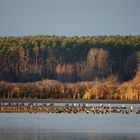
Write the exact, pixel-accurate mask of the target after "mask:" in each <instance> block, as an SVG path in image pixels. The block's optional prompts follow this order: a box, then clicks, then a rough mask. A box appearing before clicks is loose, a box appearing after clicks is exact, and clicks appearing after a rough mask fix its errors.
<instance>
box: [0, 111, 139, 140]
mask: <svg viewBox="0 0 140 140" xmlns="http://www.w3.org/2000/svg"><path fill="white" fill-rule="evenodd" d="M112 139H113V140H140V115H137V114H133V113H132V114H128V115H127V114H92V113H89V114H85V113H78V114H66V113H65V114H64V113H62V114H52V113H49V114H48V113H36V114H35V113H32V114H30V113H1V114H0V140H112Z"/></svg>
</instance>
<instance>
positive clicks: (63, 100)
mask: <svg viewBox="0 0 140 140" xmlns="http://www.w3.org/2000/svg"><path fill="white" fill-rule="evenodd" d="M5 102H7V103H13V102H16V103H27V102H30V103H93V104H98V103H104V104H106V103H107V104H108V103H111V104H122V103H123V104H140V100H111V99H101V100H95V99H90V100H83V99H0V103H5Z"/></svg>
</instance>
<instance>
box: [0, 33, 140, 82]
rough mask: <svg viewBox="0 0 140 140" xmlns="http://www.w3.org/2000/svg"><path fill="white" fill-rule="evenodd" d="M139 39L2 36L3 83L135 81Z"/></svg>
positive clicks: (0, 70) (0, 67)
mask: <svg viewBox="0 0 140 140" xmlns="http://www.w3.org/2000/svg"><path fill="white" fill-rule="evenodd" d="M139 49H140V36H119V35H115V36H82V37H77V36H75V37H65V36H61V37H59V36H45V35H39V36H23V37H12V36H11V37H0V80H3V81H7V82H21V83H22V82H34V81H38V80H41V79H45V78H48V79H55V80H58V81H61V82H80V81H94V80H97V79H98V80H102V79H104V78H107V77H108V76H110V75H112V74H113V75H116V76H117V77H118V80H119V81H120V82H121V81H127V80H130V79H133V77H134V76H135V74H136V69H137V59H136V52H137V51H139Z"/></svg>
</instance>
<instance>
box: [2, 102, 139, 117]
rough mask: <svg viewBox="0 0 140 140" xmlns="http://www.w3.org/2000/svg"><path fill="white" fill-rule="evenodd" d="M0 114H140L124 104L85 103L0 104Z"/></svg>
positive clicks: (137, 109)
mask: <svg viewBox="0 0 140 140" xmlns="http://www.w3.org/2000/svg"><path fill="white" fill-rule="evenodd" d="M0 112H30V113H33V112H34V113H37V112H47V113H87V114H88V113H94V114H111V113H121V114H129V113H136V114H140V108H134V107H133V106H130V107H126V106H125V104H122V105H121V106H112V105H111V104H108V105H103V104H97V105H92V104H87V103H83V104H82V103H66V104H61V105H57V104H56V105H55V104H54V103H49V104H47V103H11V102H10V103H0Z"/></svg>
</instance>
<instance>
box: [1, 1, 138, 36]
mask: <svg viewBox="0 0 140 140" xmlns="http://www.w3.org/2000/svg"><path fill="white" fill-rule="evenodd" d="M116 34H117V35H118V34H119V35H139V34H140V0H0V36H24V35H60V36H87V35H116Z"/></svg>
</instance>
